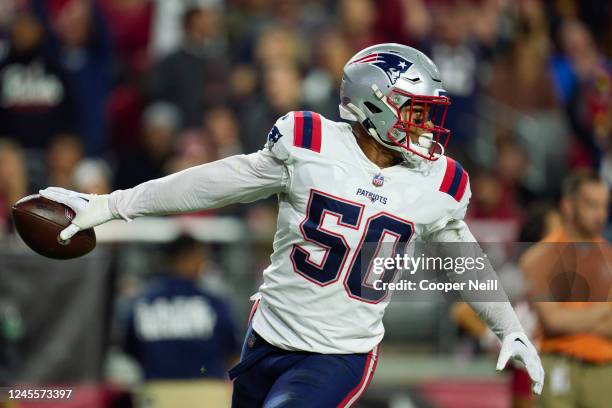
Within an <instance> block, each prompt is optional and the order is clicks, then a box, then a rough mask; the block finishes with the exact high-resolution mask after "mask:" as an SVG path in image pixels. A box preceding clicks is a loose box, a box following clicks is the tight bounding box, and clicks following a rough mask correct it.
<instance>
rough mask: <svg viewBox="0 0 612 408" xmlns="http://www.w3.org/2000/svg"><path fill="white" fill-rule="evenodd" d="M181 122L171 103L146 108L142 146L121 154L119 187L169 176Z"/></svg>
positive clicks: (118, 172)
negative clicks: (167, 165)
mask: <svg viewBox="0 0 612 408" xmlns="http://www.w3.org/2000/svg"><path fill="white" fill-rule="evenodd" d="M180 121H181V120H180V114H179V112H178V109H177V108H176V107H175V106H174V105H172V104H170V103H165V102H157V103H154V104H152V105H150V106H148V107H147V108H146V110H145V111H144V113H143V115H142V140H141V144H140V145H139V146H135V147H133V148H131V149H124V150H123V151H120V152H118V158H119V160H118V163H117V165H118V167H117V176H116V179H115V188H129V187H133V186H135V185H137V184H140V183H142V182H144V181H147V180H149V179H151V177H153V178H159V177H163V176H165V175H166V174H167V169H166V168H165V166H166V164H167V162H168V160H169V159H170V158H171V157H172V155H173V154H174V144H175V142H176V141H177V133H178V130H179V126H180ZM134 163H138V166H134Z"/></svg>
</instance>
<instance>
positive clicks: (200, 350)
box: [126, 236, 238, 380]
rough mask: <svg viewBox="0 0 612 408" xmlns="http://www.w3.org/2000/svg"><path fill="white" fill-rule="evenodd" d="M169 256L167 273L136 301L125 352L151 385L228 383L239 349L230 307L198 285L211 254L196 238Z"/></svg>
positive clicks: (184, 240) (179, 242)
mask: <svg viewBox="0 0 612 408" xmlns="http://www.w3.org/2000/svg"><path fill="white" fill-rule="evenodd" d="M166 253H167V257H168V264H167V271H166V274H165V275H164V276H163V277H160V278H158V279H156V280H154V281H152V282H150V283H149V284H148V285H146V287H145V288H144V289H143V290H142V293H141V294H140V295H139V296H137V298H136V299H135V301H134V304H133V308H132V310H131V311H130V317H129V319H128V322H129V323H128V330H127V340H126V351H127V352H128V353H130V354H131V355H133V356H134V357H135V358H136V360H137V361H138V362H139V363H140V365H141V366H142V370H143V373H144V377H145V379H147V380H154V379H195V378H199V379H202V378H218V379H225V378H226V377H227V374H226V372H227V369H228V367H229V365H231V364H232V363H233V362H235V359H236V358H237V356H238V344H237V341H236V336H235V328H234V323H233V318H232V315H231V313H230V310H229V307H228V304H227V303H226V302H225V301H224V300H221V299H219V298H217V297H216V296H213V295H211V294H209V293H208V292H206V291H205V290H203V289H201V288H200V286H199V284H198V280H199V279H200V277H201V274H202V272H203V270H205V269H206V252H205V250H204V248H203V247H202V246H201V245H200V244H199V243H198V242H196V241H195V240H194V239H193V238H190V237H187V236H180V237H179V238H178V239H176V240H175V241H173V242H172V243H170V244H169V245H168V247H167V249H166Z"/></svg>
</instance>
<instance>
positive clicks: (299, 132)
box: [293, 112, 304, 146]
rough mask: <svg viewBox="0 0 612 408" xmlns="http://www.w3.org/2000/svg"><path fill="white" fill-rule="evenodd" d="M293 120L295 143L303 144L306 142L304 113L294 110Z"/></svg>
mask: <svg viewBox="0 0 612 408" xmlns="http://www.w3.org/2000/svg"><path fill="white" fill-rule="evenodd" d="M293 120H294V122H293V145H294V146H302V144H303V143H304V114H303V113H302V112H294V113H293Z"/></svg>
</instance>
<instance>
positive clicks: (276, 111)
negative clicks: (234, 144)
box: [241, 60, 307, 152]
mask: <svg viewBox="0 0 612 408" xmlns="http://www.w3.org/2000/svg"><path fill="white" fill-rule="evenodd" d="M262 78H263V95H262V96H261V97H258V98H255V99H253V100H251V101H250V102H249V104H248V106H246V107H245V110H244V115H242V116H241V119H242V120H243V121H244V122H243V124H242V129H244V130H245V133H244V136H243V137H244V140H243V144H244V146H245V148H246V151H247V152H254V151H257V150H259V149H261V147H262V146H263V144H264V142H263V140H264V138H265V135H267V134H268V132H269V130H270V123H274V122H275V121H276V120H277V119H278V118H280V117H281V116H283V115H286V114H287V112H290V111H294V110H298V111H299V110H307V108H306V106H305V105H304V103H303V100H302V98H303V95H302V74H301V72H300V70H299V68H298V67H297V65H296V64H295V63H294V62H292V61H287V60H285V61H282V60H281V61H276V62H275V63H274V64H269V65H267V66H266V67H265V68H264V69H263V73H262Z"/></svg>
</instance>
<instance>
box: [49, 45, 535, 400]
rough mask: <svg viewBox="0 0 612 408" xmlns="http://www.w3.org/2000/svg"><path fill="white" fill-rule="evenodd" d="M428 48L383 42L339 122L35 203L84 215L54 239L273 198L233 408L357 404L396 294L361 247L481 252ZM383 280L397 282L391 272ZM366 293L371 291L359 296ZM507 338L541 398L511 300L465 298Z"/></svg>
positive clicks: (350, 79)
mask: <svg viewBox="0 0 612 408" xmlns="http://www.w3.org/2000/svg"><path fill="white" fill-rule="evenodd" d="M449 103H450V101H449V98H448V97H447V96H445V95H444V90H443V87H442V82H441V80H440V75H439V73H438V69H437V68H436V66H435V65H434V63H433V62H432V61H431V60H430V59H429V58H428V57H427V56H426V55H424V54H423V53H421V52H420V51H418V50H416V49H413V48H410V47H407V46H404V45H400V44H379V45H375V46H372V47H369V48H366V49H364V50H362V51H360V52H359V53H357V54H356V55H355V56H353V57H352V58H351V59H350V60H349V61H348V63H347V64H346V66H345V67H344V78H343V80H342V87H341V92H340V113H341V117H342V118H343V119H345V120H346V121H347V122H340V123H339V122H333V121H331V120H328V119H326V118H324V117H322V116H321V115H319V114H318V113H315V112H290V113H288V114H286V115H285V116H283V117H282V118H280V119H278V121H277V122H276V124H275V125H274V126H273V127H272V130H271V131H270V133H269V134H268V139H267V143H266V144H265V147H264V148H263V149H262V150H260V151H258V152H256V153H252V154H249V155H240V156H233V157H229V158H226V159H223V160H219V161H216V162H212V163H208V164H204V165H201V166H197V167H193V168H190V169H187V170H184V171H182V172H179V173H176V174H172V175H169V176H167V177H164V178H161V179H157V180H151V181H148V182H146V183H143V184H140V185H138V186H136V187H134V188H131V189H128V190H118V191H114V192H113V193H111V194H108V195H99V196H96V195H86V194H81V193H77V192H72V191H68V190H64V189H60V188H54V187H50V188H47V189H45V190H42V191H41V192H40V194H41V195H42V196H44V197H46V198H48V199H51V200H55V201H58V202H61V203H64V204H66V205H68V206H70V207H71V208H72V209H73V210H74V211H75V212H76V217H75V218H74V220H73V223H72V225H70V226H69V227H68V228H66V229H65V230H64V231H62V232H61V234H60V239H62V240H68V239H69V238H70V237H71V236H72V235H74V234H75V233H76V232H78V231H80V230H82V229H87V228H91V227H94V226H96V225H100V224H103V223H105V222H107V221H109V220H112V219H118V218H121V219H124V220H126V221H129V220H131V219H133V218H136V217H141V216H147V215H159V214H172V213H179V212H187V211H197V210H203V209H209V208H216V207H222V206H225V205H228V204H231V203H247V202H251V201H254V200H257V199H260V198H264V197H268V196H270V195H272V194H276V195H278V200H279V214H278V230H277V232H276V235H275V238H274V252H273V253H272V255H271V263H270V266H269V267H268V268H266V270H265V271H264V272H263V275H264V281H263V284H262V285H261V287H260V288H259V292H258V294H257V295H256V298H257V300H256V303H255V307H254V311H253V312H252V318H251V320H250V324H249V329H248V332H247V335H246V339H245V342H244V347H243V351H242V358H241V362H240V363H239V364H238V365H237V366H236V367H234V368H233V369H232V370H231V371H230V378H231V379H232V380H233V381H234V393H233V405H234V406H235V407H261V406H263V407H312V406H316V407H332V406H342V407H344V406H351V405H353V404H354V403H355V402H356V401H357V400H358V399H359V398H360V397H361V395H362V394H363V393H364V391H365V390H366V388H367V387H368V384H369V382H370V380H371V379H372V376H373V374H374V370H375V368H376V363H377V360H378V352H377V350H378V345H379V343H380V341H381V340H382V338H383V334H384V328H383V324H382V318H383V313H384V310H385V307H386V306H387V305H388V303H389V298H390V296H388V293H387V292H386V291H382V290H369V289H368V288H367V283H366V282H363V279H367V276H368V274H367V273H362V272H363V271H362V268H361V265H362V264H366V265H368V264H369V263H368V259H367V257H369V256H373V254H372V252H373V251H367V250H366V249H365V243H374V244H376V243H378V242H383V241H384V242H389V241H390V242H392V244H393V246H394V248H396V250H397V251H402V250H404V249H405V247H406V244H407V243H408V242H410V241H414V240H415V239H417V238H418V239H420V240H423V241H426V242H427V241H429V242H475V239H474V237H473V236H472V234H471V233H470V231H469V229H468V227H467V226H466V224H465V222H464V221H463V218H464V215H465V212H466V209H467V205H468V201H469V198H470V194H471V193H470V187H469V180H468V175H467V173H466V172H465V170H464V169H463V168H462V167H461V165H460V164H459V163H458V162H456V161H454V160H453V159H451V158H449V157H447V156H445V155H444V147H445V146H446V143H447V142H448V137H449V133H450V132H449V130H448V129H445V128H444V116H445V114H446V110H447V108H448V106H449ZM386 278H387V279H388V280H390V279H392V277H389V276H387V277H386ZM364 288H366V290H364ZM470 306H472V308H474V310H475V311H476V312H477V313H478V315H479V316H480V317H481V318H482V319H483V321H485V322H486V323H487V324H488V326H489V327H490V328H491V329H492V330H493V332H494V333H496V334H497V336H499V338H500V339H501V341H502V347H501V352H500V355H499V360H498V364H497V368H498V369H500V370H501V369H503V368H504V366H505V365H506V362H507V361H508V360H509V359H510V358H516V359H519V360H521V361H522V362H523V363H524V364H525V365H526V367H527V370H528V372H529V375H530V376H531V379H532V381H533V390H534V392H536V393H540V391H541V389H542V384H543V380H544V371H543V369H542V366H541V363H540V359H539V357H538V354H537V352H536V350H535V348H534V346H533V345H532V343H531V342H530V341H529V339H528V338H527V336H526V335H525V333H524V331H523V329H522V327H521V325H520V323H519V322H518V320H517V318H516V315H515V314H514V311H513V309H512V307H511V306H510V304H509V303H507V302H471V303H470Z"/></svg>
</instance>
